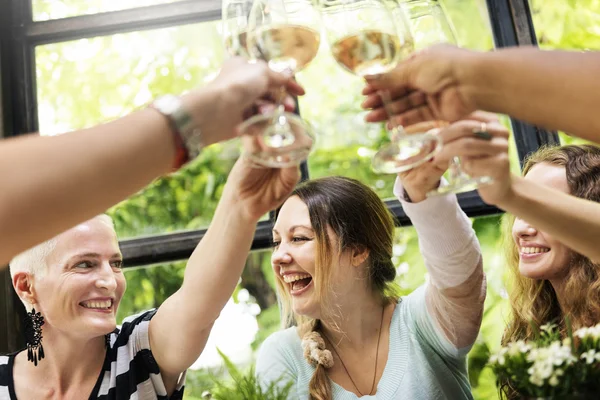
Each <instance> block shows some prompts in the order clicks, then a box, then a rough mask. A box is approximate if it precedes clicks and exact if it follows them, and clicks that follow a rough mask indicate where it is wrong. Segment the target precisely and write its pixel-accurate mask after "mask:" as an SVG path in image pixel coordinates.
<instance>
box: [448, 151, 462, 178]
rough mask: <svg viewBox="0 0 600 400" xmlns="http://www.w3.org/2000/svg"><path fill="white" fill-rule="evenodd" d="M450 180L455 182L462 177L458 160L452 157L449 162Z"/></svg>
mask: <svg viewBox="0 0 600 400" xmlns="http://www.w3.org/2000/svg"><path fill="white" fill-rule="evenodd" d="M449 169H450V180H451V182H456V181H458V180H459V179H461V178H462V177H463V175H464V172H463V170H462V168H461V167H460V158H458V157H454V158H452V161H451V162H450V167H449Z"/></svg>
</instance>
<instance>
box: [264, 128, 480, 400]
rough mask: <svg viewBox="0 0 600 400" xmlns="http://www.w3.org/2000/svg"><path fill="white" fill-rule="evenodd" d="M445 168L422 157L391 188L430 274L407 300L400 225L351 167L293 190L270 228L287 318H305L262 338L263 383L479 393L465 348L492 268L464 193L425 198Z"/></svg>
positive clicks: (307, 394) (320, 389)
mask: <svg viewBox="0 0 600 400" xmlns="http://www.w3.org/2000/svg"><path fill="white" fill-rule="evenodd" d="M472 125H473V126H479V125H480V123H479V122H472ZM449 129H472V126H471V127H467V128H465V127H461V126H458V127H450V128H449ZM447 166H448V162H447V160H446V161H444V160H439V161H437V162H432V163H426V164H424V165H421V166H420V167H418V168H415V169H414V170H411V171H409V172H407V173H404V174H402V175H401V176H400V177H399V180H398V181H397V182H396V185H395V187H394V194H395V195H396V196H397V197H398V199H399V200H400V202H401V204H402V207H403V209H404V211H405V212H406V214H407V215H408V216H409V217H410V218H411V221H412V223H413V225H414V227H415V228H416V231H417V234H418V237H419V245H420V248H421V252H422V254H423V258H424V260H425V265H426V267H427V269H428V272H429V279H428V282H427V283H426V284H425V285H423V286H422V287H420V288H418V289H417V290H415V291H414V292H413V293H411V294H409V295H408V296H405V297H402V298H400V297H399V296H398V291H397V290H396V286H395V283H394V281H395V278H396V268H395V266H394V264H393V262H392V255H393V254H392V249H393V236H394V229H395V228H394V223H393V219H392V216H391V214H390V212H389V211H388V210H387V208H386V206H385V204H384V203H383V201H382V200H381V199H380V198H379V197H378V196H377V194H376V193H375V192H374V191H373V190H371V189H370V188H369V187H367V186H366V185H364V184H362V183H360V182H358V181H356V180H353V179H349V178H343V177H329V178H323V179H317V180H314V181H309V182H305V183H303V184H302V185H300V186H299V187H298V188H296V190H295V191H294V192H293V193H292V196H291V197H290V198H288V199H287V201H286V202H285V203H284V205H283V206H282V208H281V210H280V212H279V214H278V216H277V220H276V222H275V225H274V228H273V243H274V251H273V256H272V267H273V272H274V273H275V276H276V281H277V289H278V290H277V291H278V294H279V298H280V300H281V306H282V313H283V322H284V325H285V326H286V327H287V326H290V325H291V324H294V323H295V324H297V326H294V327H291V328H288V329H284V330H282V331H280V332H276V333H274V334H273V335H271V336H270V337H269V338H267V340H266V341H265V342H264V343H263V345H262V347H261V350H260V352H259V356H258V360H257V367H256V371H257V374H258V377H259V379H260V380H261V382H262V383H263V384H264V385H265V386H268V385H269V384H270V383H272V382H275V381H277V380H278V379H279V378H280V376H281V375H282V374H284V379H285V378H286V377H287V378H290V379H291V380H292V381H293V384H294V385H293V387H292V393H293V398H298V399H302V400H305V399H311V400H313V399H314V400H331V399H334V400H346V399H348V400H350V399H357V398H358V397H361V398H381V399H390V400H392V399H400V398H402V399H404V398H409V399H415V400H419V399H434V398H452V399H471V398H472V394H471V390H470V385H469V380H468V377H467V370H466V355H467V353H468V351H469V349H470V348H471V346H472V344H473V342H474V341H475V339H476V337H477V334H478V332H479V325H480V322H481V316H482V312H483V302H484V299H485V276H484V273H483V268H482V259H481V253H480V249H479V243H478V242H477V238H476V236H475V233H474V231H473V229H472V228H471V223H470V221H469V219H468V218H467V216H466V215H465V214H464V213H463V212H462V210H461V209H460V207H459V206H458V202H457V199H456V196H454V195H449V196H445V197H438V198H429V199H425V194H426V193H427V192H429V191H430V190H432V189H434V188H435V187H437V186H438V185H439V182H440V178H441V176H442V174H443V173H444V171H445V169H446V168H447Z"/></svg>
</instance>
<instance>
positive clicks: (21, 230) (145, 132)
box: [0, 59, 302, 268]
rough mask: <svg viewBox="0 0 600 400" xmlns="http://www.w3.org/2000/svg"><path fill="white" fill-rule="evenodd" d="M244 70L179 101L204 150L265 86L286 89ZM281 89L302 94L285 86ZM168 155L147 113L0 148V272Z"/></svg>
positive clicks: (235, 64)
mask: <svg viewBox="0 0 600 400" xmlns="http://www.w3.org/2000/svg"><path fill="white" fill-rule="evenodd" d="M246 64H247V63H246V62H245V61H244V60H242V59H233V60H230V61H229V62H227V63H226V64H225V65H224V67H223V69H222V71H221V73H220V75H219V77H218V78H217V79H216V80H215V81H213V82H212V83H211V84H209V85H208V86H206V87H205V88H202V89H198V90H195V91H192V92H190V93H189V94H188V95H185V96H184V97H183V98H182V100H183V102H184V107H185V108H186V110H188V112H189V113H190V114H191V116H192V118H193V120H194V123H195V124H196V125H197V126H198V127H200V128H201V135H202V142H203V144H204V145H210V144H212V143H215V142H218V141H221V140H226V139H229V138H232V137H234V136H235V135H236V130H235V127H236V126H237V124H238V123H239V122H241V120H242V114H243V112H244V110H245V109H247V108H248V107H249V106H251V105H252V103H253V102H254V101H255V100H256V99H257V98H259V97H260V96H261V95H263V94H264V93H265V91H266V88H267V87H268V84H269V83H272V82H273V81H277V82H278V83H279V84H282V83H285V82H288V80H287V78H285V77H283V76H281V75H279V74H275V73H273V72H271V71H269V70H268V68H266V66H264V65H263V64H262V63H259V64H255V65H252V66H251V67H250V68H252V69H254V70H260V71H258V73H256V74H255V75H254V76H253V79H249V78H248V76H244V74H240V73H239V71H240V70H241V69H244V68H247V66H246ZM288 87H289V89H290V92H292V93H293V94H300V93H301V92H302V89H301V88H300V87H299V86H298V85H297V84H295V83H293V82H290V83H289V86H288ZM175 154H176V146H175V139H174V134H173V132H172V131H171V129H170V127H169V124H168V122H167V119H166V118H165V117H164V116H163V115H161V114H160V113H159V112H158V111H156V110H152V109H146V110H143V111H138V112H135V113H133V114H131V115H128V116H126V117H124V118H121V119H118V120H116V121H113V122H110V123H108V124H104V125H100V126H96V127H93V128H90V129H85V130H82V131H79V132H72V133H68V134H65V135H61V136H57V137H38V136H33V135H30V136H27V137H22V138H18V139H10V140H3V141H0V188H1V189H0V243H2V244H1V245H0V268H1V267H2V266H3V265H5V264H6V263H7V262H8V261H9V260H10V258H12V257H13V256H15V255H16V254H18V253H19V252H21V251H23V250H25V249H27V248H29V247H32V246H33V245H35V244H37V243H39V242H42V241H44V240H46V239H48V238H50V237H52V236H53V235H56V234H58V233H60V232H62V231H64V230H66V229H68V228H70V227H72V226H74V225H76V224H77V223H79V222H81V221H84V220H86V219H89V218H91V217H93V216H94V215H98V214H99V213H102V212H104V211H105V210H106V209H107V208H108V207H110V206H112V205H114V204H116V203H118V202H119V201H121V200H124V199H125V198H127V197H128V196H130V195H132V194H133V193H135V192H137V191H139V190H140V189H142V188H143V187H144V186H146V185H147V184H149V183H150V182H151V181H152V180H153V179H155V178H157V177H159V176H161V175H165V174H167V173H169V172H170V171H171V169H172V167H173V164H174V160H175ZM32 227H35V229H32Z"/></svg>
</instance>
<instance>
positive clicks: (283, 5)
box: [240, 0, 321, 168]
mask: <svg viewBox="0 0 600 400" xmlns="http://www.w3.org/2000/svg"><path fill="white" fill-rule="evenodd" d="M320 38H321V35H320V18H319V14H318V11H317V10H316V9H315V8H314V5H313V1H312V0H254V3H253V6H252V11H251V12H250V17H249V19H248V50H249V52H250V54H251V55H252V56H253V57H255V58H256V59H260V60H264V61H266V62H267V63H268V65H269V67H270V68H271V69H272V70H274V71H277V72H284V73H288V74H290V75H293V74H295V73H296V72H298V71H300V70H302V69H303V68H304V67H306V65H308V64H309V63H310V62H311V61H312V60H313V59H314V58H315V56H316V55H317V52H318V50H319V44H320ZM285 94H286V93H285V88H281V90H280V91H279V93H277V94H276V95H275V97H276V100H277V102H278V105H277V109H276V110H275V111H274V112H273V113H272V114H267V115H257V116H255V117H253V118H250V119H249V120H247V121H246V122H244V123H243V124H242V125H241V126H240V131H241V132H242V134H243V135H244V142H245V149H246V151H245V156H246V157H247V158H249V159H250V160H251V161H253V162H254V163H255V164H257V165H259V166H263V167H271V168H282V167H287V166H292V165H297V164H299V163H301V162H302V161H304V160H305V159H306V158H307V157H308V154H309V153H310V151H311V150H312V148H313V145H314V141H315V138H314V133H313V131H312V127H311V126H310V125H309V124H308V123H307V122H306V121H304V120H302V119H301V118H300V117H298V116H297V115H295V114H292V113H288V112H285V109H284V106H283V100H284V98H285Z"/></svg>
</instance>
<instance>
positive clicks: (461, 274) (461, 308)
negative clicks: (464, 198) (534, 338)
mask: <svg viewBox="0 0 600 400" xmlns="http://www.w3.org/2000/svg"><path fill="white" fill-rule="evenodd" d="M399 190H400V187H399V185H398V183H397V184H396V187H395V190H394V192H395V193H396V194H398V192H399ZM401 201H402V206H403V208H404V210H405V212H406V213H407V215H408V216H409V217H410V219H411V221H412V223H413V225H414V227H415V229H416V230H417V234H418V236H419V247H420V249H421V253H422V254H423V258H424V260H425V266H426V268H427V270H428V272H429V278H430V279H429V280H430V283H429V284H428V285H427V287H426V293H425V296H426V302H427V309H428V311H429V313H430V314H431V315H432V316H433V318H434V320H435V321H436V322H437V324H438V326H439V328H440V329H441V330H442V331H443V333H444V335H445V337H446V338H447V339H448V340H449V341H450V342H451V343H452V344H454V345H455V346H456V347H457V348H462V347H466V346H469V345H471V344H472V343H473V341H474V340H475V338H476V337H477V333H478V331H479V326H480V324H481V317H482V312H483V303H484V300H485V274H484V273H483V266H482V258H481V250H480V247H479V242H478V241H477V237H476V236H475V232H474V231H473V229H472V228H471V223H470V221H469V219H468V218H467V216H466V215H465V214H464V212H463V211H462V210H461V209H460V207H459V205H458V202H457V200H456V196H444V197H437V198H429V199H427V200H424V201H422V202H420V203H417V204H412V203H407V202H405V201H403V200H402V199H401Z"/></svg>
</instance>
